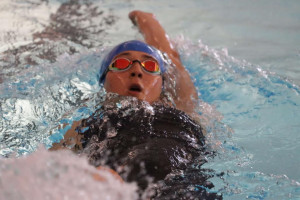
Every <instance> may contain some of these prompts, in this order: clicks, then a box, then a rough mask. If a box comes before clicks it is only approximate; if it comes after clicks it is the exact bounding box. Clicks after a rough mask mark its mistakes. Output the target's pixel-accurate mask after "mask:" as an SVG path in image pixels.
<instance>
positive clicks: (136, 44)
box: [99, 40, 166, 83]
mask: <svg viewBox="0 0 300 200" xmlns="http://www.w3.org/2000/svg"><path fill="white" fill-rule="evenodd" d="M124 51H141V52H144V53H147V54H149V55H151V56H152V57H153V58H155V59H156V60H157V62H158V64H159V67H160V70H161V72H162V73H164V72H165V71H166V69H165V67H164V61H163V58H162V53H161V52H160V51H159V50H157V49H156V48H154V47H152V46H150V45H148V44H146V43H144V42H142V41H139V40H130V41H127V42H123V43H121V44H119V45H117V46H115V47H114V48H113V49H112V50H111V51H110V52H109V53H108V54H107V55H106V56H105V58H104V59H103V61H102V63H101V67H100V71H99V77H100V78H99V82H100V83H103V82H104V80H105V76H106V73H107V69H108V66H109V65H110V63H111V62H112V60H113V58H114V57H115V56H117V55H118V54H120V53H122V52H124Z"/></svg>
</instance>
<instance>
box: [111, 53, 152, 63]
mask: <svg viewBox="0 0 300 200" xmlns="http://www.w3.org/2000/svg"><path fill="white" fill-rule="evenodd" d="M120 57H123V58H124V57H125V58H129V59H138V60H142V59H143V60H144V59H152V60H155V61H156V59H155V58H153V57H152V56H151V55H150V54H147V53H145V52H140V51H124V52H122V53H120V54H118V55H116V56H115V57H114V59H116V58H120Z"/></svg>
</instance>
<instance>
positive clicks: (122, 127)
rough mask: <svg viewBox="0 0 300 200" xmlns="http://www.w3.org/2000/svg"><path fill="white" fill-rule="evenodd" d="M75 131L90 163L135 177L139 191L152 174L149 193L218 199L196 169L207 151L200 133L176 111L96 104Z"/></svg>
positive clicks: (133, 179)
mask: <svg viewBox="0 0 300 200" xmlns="http://www.w3.org/2000/svg"><path fill="white" fill-rule="evenodd" d="M83 130H84V131H83ZM78 131H79V134H81V135H83V140H82V142H83V146H84V147H85V152H86V153H87V154H88V156H89V158H90V162H91V163H92V164H93V165H95V166H98V165H108V166H110V167H111V168H113V169H115V170H116V171H117V172H118V173H120V175H121V176H122V177H123V178H124V179H125V180H126V181H129V182H130V181H136V182H137V183H138V185H139V188H140V192H141V191H144V190H145V189H146V188H147V186H148V185H149V177H152V178H153V181H152V182H153V183H154V184H152V185H153V187H154V188H155V191H156V193H155V194H153V195H152V198H154V199H186V198H187V197H192V196H194V198H196V197H198V198H200V199H201V198H206V199H221V197H220V196H218V195H217V194H215V193H208V192H207V191H206V190H205V189H204V188H205V187H206V188H211V187H213V185H212V184H211V183H209V182H208V181H206V180H207V179H208V178H210V177H209V176H208V175H205V173H203V171H204V170H203V169H200V166H201V165H202V164H203V163H205V160H204V159H203V158H204V156H207V154H209V153H208V152H207V151H206V150H205V138H204V136H203V133H202V128H201V126H200V125H199V124H197V123H196V122H195V121H193V120H192V119H191V118H190V117H189V116H188V115H186V114H185V113H184V112H182V111H179V110H177V109H174V108H171V107H166V106H162V105H154V106H153V107H151V106H149V105H148V106H147V105H146V106H145V105H144V106H141V105H137V106H136V105H135V106H132V105H127V106H125V107H124V106H123V107H121V108H119V109H116V108H115V107H109V106H108V107H102V108H101V109H99V110H97V111H96V112H95V113H94V114H93V115H92V116H91V117H89V118H88V119H86V120H84V121H83V122H82V126H81V127H79V129H78ZM210 153H211V152H210ZM195 166H196V167H195ZM155 183H156V184H155ZM157 183H159V184H157ZM191 185H195V187H196V185H198V186H201V187H198V188H192V189H191ZM180 191H181V192H180ZM174 195H175V196H174ZM189 199H191V198H189Z"/></svg>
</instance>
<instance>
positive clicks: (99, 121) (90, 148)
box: [51, 11, 221, 199]
mask: <svg viewBox="0 0 300 200" xmlns="http://www.w3.org/2000/svg"><path fill="white" fill-rule="evenodd" d="M129 18H130V19H131V20H132V22H133V24H135V25H136V26H137V27H138V28H139V30H140V32H141V33H142V34H143V36H144V39H145V42H142V41H138V40H131V41H126V42H123V43H121V44H119V45H117V46H116V47H114V48H113V49H112V50H111V51H110V52H109V53H108V54H107V55H106V57H105V58H104V60H103V62H102V64H101V66H100V73H99V74H100V76H99V82H100V84H103V86H104V88H105V89H106V91H107V92H108V93H116V94H117V95H118V96H120V97H124V98H125V99H126V97H135V98H127V99H126V101H127V104H126V105H125V106H122V107H121V108H119V109H116V104H115V102H114V99H113V98H109V97H108V98H107V100H106V101H105V102H104V103H103V106H102V107H101V109H99V110H97V111H96V112H95V113H94V114H93V115H92V116H91V117H89V118H87V119H84V120H82V121H80V122H77V123H74V124H73V126H72V128H71V129H70V130H69V131H68V132H67V133H66V135H65V138H64V140H62V141H61V142H60V143H57V144H54V145H53V147H52V148H51V149H52V150H56V149H60V148H62V147H67V146H71V147H72V149H73V150H75V151H80V152H83V153H86V154H87V156H88V158H89V162H90V163H91V164H92V165H94V166H96V167H99V166H102V165H106V166H109V167H110V168H112V169H113V170H115V171H117V172H118V174H120V175H121V176H122V178H123V179H124V180H125V181H129V182H130V181H135V182H137V183H138V186H139V188H140V193H143V191H145V190H146V189H147V188H148V187H149V177H150V178H152V182H153V183H158V182H160V181H163V185H161V186H157V187H156V186H155V194H151V195H152V196H150V197H151V198H158V197H160V198H163V199H172V197H173V196H172V195H173V192H174V191H173V190H174V189H176V188H177V189H178V190H179V189H181V190H184V191H185V192H183V193H182V194H177V196H176V199H181V198H188V196H189V197H190V196H191V195H193V194H194V195H195V196H197V197H198V198H200V197H203V198H204V197H205V198H207V199H210V198H213V199H221V197H220V196H218V195H217V194H215V193H211V194H209V193H208V192H207V191H206V190H205V189H203V188H211V187H213V185H212V184H211V183H209V182H208V181H206V180H207V178H209V177H208V176H205V175H201V176H200V175H199V177H194V175H193V173H194V169H193V168H192V164H197V165H202V164H203V163H205V162H206V161H205V159H204V155H207V152H206V151H205V147H204V144H205V138H204V134H203V129H202V127H201V125H200V124H199V123H197V122H196V121H195V119H197V115H198V114H197V113H196V112H195V108H196V105H197V104H196V103H197V92H196V89H195V86H194V84H193V82H192V80H191V77H190V76H189V73H188V72H187V71H186V69H185V68H184V66H183V64H182V63H181V61H180V56H179V54H178V52H177V51H176V50H175V49H174V48H173V47H172V44H171V43H170V41H169V39H168V36H167V34H166V32H165V31H164V29H163V28H162V26H161V25H160V23H159V22H158V21H157V20H156V18H155V17H154V15H153V14H151V13H145V12H142V11H133V12H131V13H130V14H129ZM163 54H165V55H166V56H167V57H168V59H170V60H171V61H172V65H173V68H174V70H175V71H174V73H173V74H174V77H172V78H173V79H174V80H175V82H176V85H175V91H173V90H172V89H170V88H168V87H166V83H165V82H167V81H168V80H167V79H168V78H171V77H168V76H166V71H167V65H165V63H164V57H163ZM167 92H169V93H170V94H171V95H172V97H173V98H172V99H173V100H172V101H167V102H165V101H164V99H163V98H164V95H163V94H164V93H167ZM135 99H137V100H135ZM120 101H122V98H120ZM128 102H129V103H128ZM107 105H108V106H107ZM133 105H135V106H136V108H139V109H132V107H133ZM145 105H146V106H145ZM147 105H151V106H152V109H149V106H147ZM178 172H182V173H184V174H185V175H186V177H190V179H188V180H181V179H180V178H179V177H182V176H181V175H179V176H177V175H176V173H178ZM185 181H187V182H185ZM150 182H151V181H150ZM192 183H195V184H198V185H201V186H203V188H201V187H199V188H198V189H197V190H195V191H189V190H188V187H190V184H192ZM154 185H155V184H154ZM171 186H172V187H171ZM170 188H172V189H170ZM178 195H179V196H178ZM150 197H149V198H150Z"/></svg>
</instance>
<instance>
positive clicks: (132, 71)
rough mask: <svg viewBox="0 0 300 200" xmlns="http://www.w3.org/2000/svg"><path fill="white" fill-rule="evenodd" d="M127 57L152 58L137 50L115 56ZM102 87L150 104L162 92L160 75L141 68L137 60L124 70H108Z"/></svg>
mask: <svg viewBox="0 0 300 200" xmlns="http://www.w3.org/2000/svg"><path fill="white" fill-rule="evenodd" d="M117 58H127V59H129V60H131V61H133V60H139V61H140V62H143V61H145V60H154V61H156V60H155V59H154V58H153V57H151V56H150V55H149V54H147V53H144V52H139V51H124V52H122V53H120V54H119V55H117V56H115V57H114V59H113V60H115V59H117ZM104 88H105V89H106V91H107V92H113V93H117V94H119V95H122V96H133V97H137V98H138V99H140V100H144V101H148V102H149V103H150V104H151V103H153V102H154V101H157V100H158V99H159V97H160V94H161V92H162V76H161V75H154V74H150V73H149V72H146V71H144V70H143V69H142V66H141V65H140V64H139V63H138V62H134V63H133V64H132V66H131V67H130V68H129V69H128V70H125V71H109V72H108V73H107V75H106V78H105V82H104Z"/></svg>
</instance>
